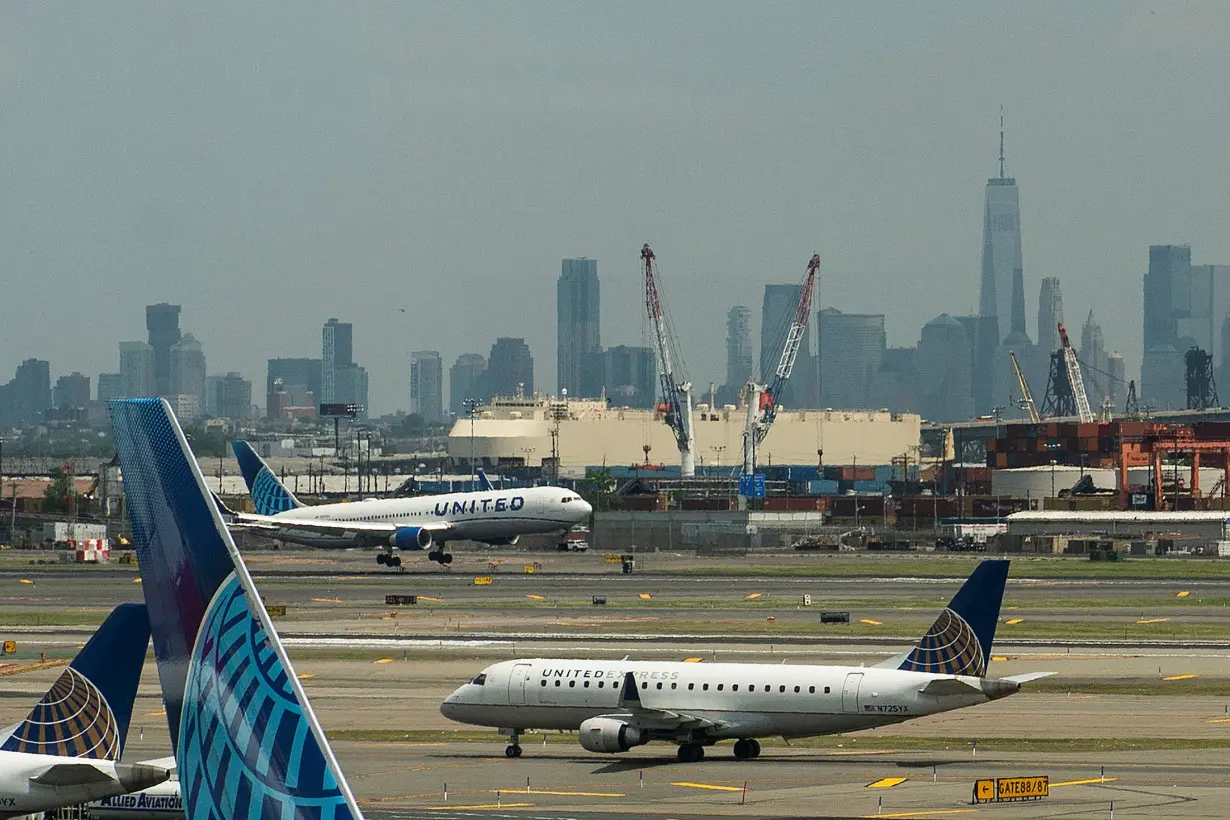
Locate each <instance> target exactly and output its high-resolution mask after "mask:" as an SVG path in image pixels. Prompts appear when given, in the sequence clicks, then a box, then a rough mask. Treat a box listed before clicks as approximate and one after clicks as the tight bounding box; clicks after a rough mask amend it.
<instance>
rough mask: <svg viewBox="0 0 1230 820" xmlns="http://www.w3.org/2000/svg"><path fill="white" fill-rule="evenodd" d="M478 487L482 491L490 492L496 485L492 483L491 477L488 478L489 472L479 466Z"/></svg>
mask: <svg viewBox="0 0 1230 820" xmlns="http://www.w3.org/2000/svg"><path fill="white" fill-rule="evenodd" d="M478 489H479V490H480V491H482V492H490V491H492V490H494V489H495V485H494V484H492V483H491V479H489V478H487V474H486V473H485V472H484V471H483V468H482V467H479V468H478Z"/></svg>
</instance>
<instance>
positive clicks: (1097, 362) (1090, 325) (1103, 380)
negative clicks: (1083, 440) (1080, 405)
mask: <svg viewBox="0 0 1230 820" xmlns="http://www.w3.org/2000/svg"><path fill="white" fill-rule="evenodd" d="M1077 359H1079V360H1080V365H1081V378H1082V379H1083V380H1084V382H1085V393H1087V394H1088V396H1089V404H1090V405H1092V406H1094V407H1096V406H1097V405H1098V403H1099V402H1101V400H1102V397H1104V396H1108V395H1110V391H1109V390H1108V388H1109V386H1110V385H1109V383H1108V380H1107V377H1106V373H1107V370H1106V342H1105V340H1103V338H1102V326H1101V325H1100V324H1098V323H1097V321H1096V320H1095V319H1094V318H1093V309H1092V308H1091V309H1090V310H1089V316H1088V318H1086V319H1085V324H1084V326H1083V327H1082V328H1081V347H1080V350H1079V351H1078V353H1077Z"/></svg>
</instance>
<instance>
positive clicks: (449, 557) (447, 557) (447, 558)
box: [440, 552, 453, 564]
mask: <svg viewBox="0 0 1230 820" xmlns="http://www.w3.org/2000/svg"><path fill="white" fill-rule="evenodd" d="M440 563H441V564H451V563H453V554H452V553H451V552H446V553H444V554H443V555H441V556H440Z"/></svg>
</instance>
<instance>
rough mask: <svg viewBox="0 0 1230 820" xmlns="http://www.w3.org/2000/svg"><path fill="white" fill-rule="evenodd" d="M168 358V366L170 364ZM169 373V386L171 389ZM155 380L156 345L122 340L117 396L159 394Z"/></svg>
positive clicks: (143, 396)
mask: <svg viewBox="0 0 1230 820" xmlns="http://www.w3.org/2000/svg"><path fill="white" fill-rule="evenodd" d="M169 361H170V360H169V359H168V367H169V366H170V365H169ZM167 373H168V382H167V387H168V389H170V381H169V374H170V370H168V371H167ZM155 387H156V385H155V381H154V347H153V345H150V344H147V343H146V342H120V392H119V396H117V398H125V399H138V398H148V397H150V396H155V395H158V394H157V391H156V390H155Z"/></svg>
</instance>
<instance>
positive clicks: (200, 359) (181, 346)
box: [170, 333, 206, 420]
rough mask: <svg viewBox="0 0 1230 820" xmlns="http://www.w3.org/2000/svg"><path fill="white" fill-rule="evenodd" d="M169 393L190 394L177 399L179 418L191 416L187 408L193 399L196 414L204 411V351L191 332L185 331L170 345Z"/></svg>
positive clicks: (184, 418) (185, 418) (186, 418)
mask: <svg viewBox="0 0 1230 820" xmlns="http://www.w3.org/2000/svg"><path fill="white" fill-rule="evenodd" d="M170 362H171V395H173V396H191V397H192V399H191V400H188V399H178V401H179V405H178V407H179V408H180V409H182V411H183V412H182V413H180V416H179V417H180V419H182V420H188V419H191V418H193V416H192V415H191V411H190V410H189V409H188V408H190V407H192V406H193V403H192V401H193V400H195V407H196V413H197V415H201V414H203V413H204V412H205V406H206V397H205V351H204V350H203V349H202V347H201V343H200V342H198V341H197V339H196V337H195V336H193V335H192V334H191V333H185V334H184V335H183V336H182V337H180V340H179V341H178V342H176V343H175V344H173V345H172V346H171V359H170Z"/></svg>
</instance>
